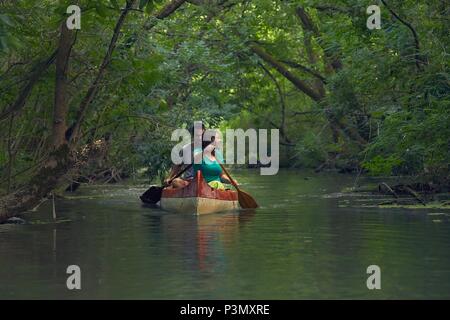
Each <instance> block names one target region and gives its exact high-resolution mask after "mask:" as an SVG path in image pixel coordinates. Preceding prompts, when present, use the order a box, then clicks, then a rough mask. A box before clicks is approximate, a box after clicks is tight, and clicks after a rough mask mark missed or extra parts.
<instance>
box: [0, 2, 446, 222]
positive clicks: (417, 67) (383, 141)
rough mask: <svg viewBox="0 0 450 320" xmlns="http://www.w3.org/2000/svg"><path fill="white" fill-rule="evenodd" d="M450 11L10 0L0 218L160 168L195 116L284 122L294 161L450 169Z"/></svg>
mask: <svg viewBox="0 0 450 320" xmlns="http://www.w3.org/2000/svg"><path fill="white" fill-rule="evenodd" d="M71 4H77V5H78V6H79V7H80V8H81V29H80V30H68V29H67V27H66V19H67V17H68V16H69V15H70V14H67V12H66V9H67V7H68V6H69V5H71ZM372 4H378V5H379V6H380V9H381V29H374V30H369V29H368V28H367V25H366V22H367V19H368V18H369V14H367V12H366V10H367V7H368V6H369V5H372ZM449 9H450V7H449V4H448V2H447V1H442V0H431V1H420V3H419V2H417V1H412V0H406V1H399V0H382V1H358V2H357V3H355V1H349V0H337V1H331V0H284V1H281V0H279V1H273V0H253V1H251V0H243V1H239V0H191V1H184V0H172V1H164V0H140V1H137V0H128V1H124V0H98V1H88V0H79V1H76V0H73V1H64V0H60V1H57V0H41V1H35V0H24V1H19V2H16V1H0V122H1V125H0V137H1V140H0V150H1V152H0V179H1V184H0V193H1V195H2V196H3V197H2V200H1V201H0V217H6V216H10V215H13V214H15V213H17V212H20V211H23V210H25V209H29V208H31V207H33V206H35V205H36V204H37V203H39V201H40V199H42V198H43V197H45V196H46V195H47V194H48V193H49V192H51V191H53V190H55V189H57V188H59V187H64V188H65V187H66V186H67V185H69V184H70V183H71V182H73V181H74V180H81V179H84V181H89V180H93V179H98V178H104V179H105V180H112V181H113V180H119V179H121V178H124V177H130V176H133V177H134V176H138V175H139V174H142V170H141V169H145V174H146V175H147V176H148V177H150V178H153V177H156V176H163V175H164V173H165V172H166V170H167V168H168V166H169V165H170V149H171V148H172V145H173V142H171V141H170V134H171V132H172V130H173V129H175V128H180V127H186V126H189V125H190V124H191V123H192V121H194V120H203V121H205V122H206V123H208V125H210V126H213V127H221V128H225V127H232V128H244V129H246V128H278V129H279V130H280V143H281V145H282V148H281V149H282V155H281V164H282V165H283V166H286V167H308V168H315V169H317V170H321V169H340V170H343V171H358V172H361V171H362V170H365V171H367V172H368V173H369V174H378V175H391V174H396V175H400V174H401V175H405V174H406V175H423V176H427V177H431V178H433V179H443V178H445V177H448V172H449V168H448V165H449V163H450V153H449V150H450V141H449V137H450V119H449V117H450V116H449V114H450V113H449V112H448V108H449V107H450V106H449V103H450V97H449V91H450V90H449V89H450V82H449V81H450V78H449V64H450V58H449V53H448V49H449V44H450V40H449V32H448V31H449V30H450V28H449V27H450V25H449V18H448V17H449Z"/></svg>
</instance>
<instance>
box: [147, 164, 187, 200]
mask: <svg viewBox="0 0 450 320" xmlns="http://www.w3.org/2000/svg"><path fill="white" fill-rule="evenodd" d="M190 167H192V164H190V165H188V166H186V167H185V168H184V169H183V170H181V171H180V172H178V173H177V175H176V176H175V177H173V178H172V179H170V180H169V182H168V183H167V184H166V185H164V186H162V187H160V186H151V187H150V188H148V190H147V191H145V192H144V193H143V194H142V195H141V196H140V197H139V198H140V199H141V200H142V202H145V203H150V204H156V203H157V202H158V201H159V200H161V194H162V191H163V189H164V188H165V187H167V186H168V185H170V184H171V183H172V181H173V180H175V179H176V178H178V177H179V176H181V175H182V174H183V173H185V172H186V170H187V169H189V168H190Z"/></svg>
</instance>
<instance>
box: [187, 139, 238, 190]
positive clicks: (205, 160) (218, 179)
mask: <svg viewBox="0 0 450 320" xmlns="http://www.w3.org/2000/svg"><path fill="white" fill-rule="evenodd" d="M212 138H213V139H211V142H210V141H203V145H202V148H195V149H194V165H193V167H194V172H195V173H197V171H198V170H200V171H201V172H202V175H203V178H204V179H205V180H206V183H208V185H210V186H211V187H212V188H215V189H220V190H225V186H224V185H223V183H231V181H230V180H229V179H228V177H227V176H226V175H225V173H224V172H223V170H222V168H221V166H220V164H219V162H220V163H222V164H223V155H222V152H220V150H218V149H217V145H218V140H216V139H217V137H216V136H213V137H212ZM200 159H201V163H198V164H197V163H196V162H199V161H200ZM196 160H197V161H196ZM218 161H219V162H218ZM234 182H236V184H237V181H236V180H234Z"/></svg>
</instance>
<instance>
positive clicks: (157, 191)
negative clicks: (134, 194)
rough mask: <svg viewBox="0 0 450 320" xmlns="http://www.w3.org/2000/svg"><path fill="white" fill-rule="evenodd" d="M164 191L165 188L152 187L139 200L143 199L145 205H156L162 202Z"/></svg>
mask: <svg viewBox="0 0 450 320" xmlns="http://www.w3.org/2000/svg"><path fill="white" fill-rule="evenodd" d="M163 189H164V188H163V187H158V186H151V187H150V188H148V190H147V191H145V192H144V193H143V194H142V195H141V196H140V197H139V198H141V200H142V202H144V203H150V204H156V203H157V202H158V201H159V200H161V194H162V191H163Z"/></svg>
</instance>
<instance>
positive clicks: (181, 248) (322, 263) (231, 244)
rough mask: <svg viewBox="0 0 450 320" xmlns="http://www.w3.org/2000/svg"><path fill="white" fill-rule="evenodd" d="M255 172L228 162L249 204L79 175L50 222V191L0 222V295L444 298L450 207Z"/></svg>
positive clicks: (330, 181) (297, 174)
mask: <svg viewBox="0 0 450 320" xmlns="http://www.w3.org/2000/svg"><path fill="white" fill-rule="evenodd" d="M258 173H259V171H256V170H252V171H236V172H235V174H236V177H237V179H238V180H239V182H240V183H241V184H242V188H243V189H244V190H246V191H247V192H249V193H251V194H252V195H253V196H254V197H255V198H256V199H257V201H258V202H259V204H260V206H261V207H260V208H259V209H257V210H256V211H254V212H244V211H241V212H228V213H217V214H209V215H204V216H198V217H197V216H193V215H188V214H173V213H168V212H164V211H162V210H160V209H157V208H150V207H146V206H143V205H142V204H141V203H140V200H139V199H138V195H139V194H140V193H142V192H143V191H144V190H145V186H144V185H142V184H132V183H127V184H116V185H90V186H82V187H81V188H80V189H79V191H77V192H76V193H74V194H71V195H69V196H68V198H67V199H57V200H56V214H57V220H56V222H55V221H53V218H52V206H51V202H50V201H48V202H46V203H44V204H43V205H41V207H40V208H39V209H38V210H37V212H35V213H32V214H28V215H26V216H24V218H25V219H26V220H27V223H26V224H23V225H0V274H1V277H0V299H13V298H23V299H37V298H45V299H109V298H110V299H328V298H334V299H415V298H447V299H448V298H450V219H449V217H450V211H449V210H443V209H400V208H395V209H393V208H391V209H386V208H383V209H382V208H378V207H376V206H374V207H371V206H362V205H361V204H362V203H366V202H364V200H365V199H364V197H363V196H361V195H352V196H348V195H343V194H341V193H340V191H341V190H342V189H343V188H345V187H351V186H352V185H353V183H354V181H355V177H354V176H349V175H339V174H329V173H327V174H319V175H318V174H314V173H310V172H303V171H289V170H284V171H280V172H279V174H278V175H276V176H260V175H259V174H258ZM361 179H362V178H361ZM69 265H77V266H79V267H80V269H81V290H68V289H67V287H66V279H67V277H68V276H69V275H68V274H66V269H67V267H68V266H69ZM370 265H377V266H379V267H380V270H381V289H380V290H369V289H368V288H367V285H366V280H367V278H368V277H369V274H367V272H366V271H367V267H368V266H370Z"/></svg>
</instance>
